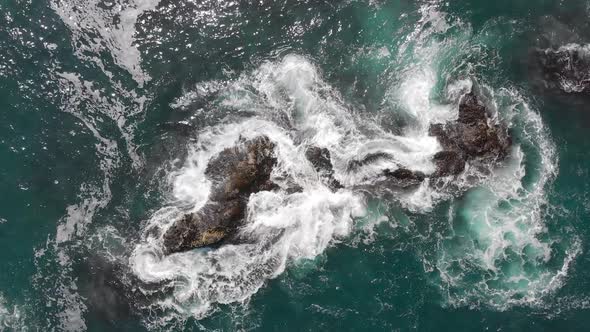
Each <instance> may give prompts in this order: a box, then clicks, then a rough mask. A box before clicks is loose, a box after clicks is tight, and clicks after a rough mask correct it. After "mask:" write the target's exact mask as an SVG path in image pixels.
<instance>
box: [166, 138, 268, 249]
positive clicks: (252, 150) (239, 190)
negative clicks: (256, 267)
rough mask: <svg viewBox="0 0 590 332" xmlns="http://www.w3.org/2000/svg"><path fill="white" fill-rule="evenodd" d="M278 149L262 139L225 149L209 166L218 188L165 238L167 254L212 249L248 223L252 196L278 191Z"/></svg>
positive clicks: (208, 170) (173, 226)
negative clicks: (273, 174) (274, 179)
mask: <svg viewBox="0 0 590 332" xmlns="http://www.w3.org/2000/svg"><path fill="white" fill-rule="evenodd" d="M274 148H275V145H274V143H272V142H271V141H270V140H269V139H268V138H267V137H258V138H255V139H252V140H249V141H246V142H243V143H242V144H240V145H239V146H235V147H232V148H228V149H225V150H224V151H222V152H221V153H220V154H219V155H218V156H217V157H216V158H215V159H213V160H211V161H210V162H209V164H208V165H207V170H206V171H205V173H206V174H207V176H208V177H209V178H210V179H211V180H212V181H213V183H214V185H213V188H212V191H211V194H210V196H209V201H208V202H207V203H206V204H205V206H204V207H203V208H202V209H201V210H200V211H198V212H196V213H191V214H186V215H185V216H184V217H183V218H181V219H180V220H178V221H176V222H175V223H174V224H173V225H172V226H171V227H170V228H169V229H168V231H167V232H166V234H164V246H165V248H166V251H167V253H174V252H180V251H186V250H190V249H194V248H198V247H204V246H210V245H214V244H216V243H219V242H220V241H222V240H224V239H225V238H227V237H229V236H230V235H232V234H233V233H235V231H236V229H237V228H238V227H239V226H240V224H241V222H242V221H243V219H244V216H245V213H246V208H247V205H248V199H249V197H250V195H251V194H253V193H256V192H260V191H267V190H273V189H276V185H275V184H274V183H273V182H272V181H271V180H270V174H271V172H272V170H273V168H274V166H275V165H276V163H277V160H276V158H275V156H274Z"/></svg>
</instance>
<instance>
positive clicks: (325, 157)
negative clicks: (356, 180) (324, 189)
mask: <svg viewBox="0 0 590 332" xmlns="http://www.w3.org/2000/svg"><path fill="white" fill-rule="evenodd" d="M305 157H307V159H308V160H309V161H310V162H311V164H312V165H313V167H314V168H315V170H316V172H318V173H319V175H320V177H322V180H323V181H324V183H326V184H327V185H328V187H330V188H331V189H332V190H336V189H340V188H342V184H340V182H338V180H336V179H335V178H334V167H333V166H332V160H331V156H330V151H329V150H328V149H326V148H319V147H316V146H312V147H310V148H308V149H307V150H306V151H305Z"/></svg>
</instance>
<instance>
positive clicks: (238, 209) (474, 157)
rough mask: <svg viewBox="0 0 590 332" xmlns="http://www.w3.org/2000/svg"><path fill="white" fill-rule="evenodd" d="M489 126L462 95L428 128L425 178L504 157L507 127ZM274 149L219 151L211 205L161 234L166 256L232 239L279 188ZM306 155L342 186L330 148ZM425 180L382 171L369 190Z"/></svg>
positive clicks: (266, 143) (250, 144)
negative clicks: (431, 139)
mask: <svg viewBox="0 0 590 332" xmlns="http://www.w3.org/2000/svg"><path fill="white" fill-rule="evenodd" d="M489 122H490V121H489V118H488V115H487V113H486V109H485V106H484V105H483V104H482V103H481V102H480V101H479V100H478V99H477V97H476V96H475V94H473V93H469V94H467V95H465V96H464V97H463V99H462V100H461V102H460V105H459V117H458V119H457V120H456V121H452V122H449V123H446V124H436V125H433V126H431V128H430V134H431V135H433V136H435V137H437V138H438V140H439V142H440V144H441V145H442V147H443V151H441V152H439V153H437V154H436V155H435V156H434V162H435V164H436V167H437V169H436V172H435V173H434V174H432V175H429V176H430V177H434V178H436V177H442V176H450V175H457V174H459V173H461V172H463V170H464V169H465V164H466V163H467V162H474V163H486V164H488V163H493V162H495V161H497V160H500V159H502V158H504V157H505V156H506V155H507V153H508V149H509V148H510V144H511V141H510V137H509V136H508V133H507V130H506V128H505V127H503V126H501V125H490V124H489ZM274 149H275V144H274V143H273V142H271V141H270V140H269V139H268V138H267V137H265V136H261V137H258V138H255V139H251V140H247V141H244V140H242V141H241V142H240V144H238V145H237V146H235V147H231V148H228V149H225V150H223V151H222V152H221V153H220V154H219V155H218V156H217V157H216V158H214V159H212V160H211V161H210V162H209V164H208V166H207V169H206V171H205V173H206V175H207V177H208V178H209V179H210V180H211V181H212V182H213V187H212V191H211V194H210V196H209V201H208V202H207V203H206V204H205V206H204V207H203V208H202V209H201V210H200V211H198V212H196V213H188V214H186V215H184V216H183V217H182V218H181V219H179V220H177V221H176V222H175V223H174V224H173V225H172V226H171V227H170V228H169V229H168V231H167V232H166V233H165V234H164V246H165V250H166V252H167V253H175V252H180V251H186V250H190V249H194V248H198V247H204V246H211V245H215V244H218V243H220V242H222V241H224V240H226V239H228V238H230V236H232V235H234V234H235V233H236V231H237V229H238V228H239V227H240V225H241V223H242V221H243V220H244V218H245V215H246V209H247V205H248V200H249V198H250V195H251V194H253V193H256V192H259V191H267V190H274V189H276V188H277V186H276V185H275V184H274V183H273V182H272V181H271V179H270V177H271V173H272V171H273V168H274V167H275V166H276V164H277V159H276V158H275V152H274ZM305 155H306V157H307V159H308V160H309V161H310V163H311V164H312V165H313V167H314V168H315V170H316V171H317V172H318V174H319V175H320V177H321V178H322V180H323V182H324V183H325V184H326V185H327V186H329V187H330V188H331V189H332V190H337V189H340V188H342V185H341V183H339V182H338V181H337V180H336V179H335V178H334V168H333V165H332V161H331V156H330V151H329V150H328V149H326V148H319V147H310V148H308V149H307V150H306V152H305ZM384 158H389V159H391V158H393V156H391V155H387V154H381V153H375V154H370V155H368V156H365V157H364V158H363V159H362V160H357V161H353V162H351V164H349V171H354V169H357V168H360V167H363V166H364V165H366V164H370V163H373V162H376V161H378V160H382V159H384ZM351 168H352V169H351ZM426 177H427V176H426V175H425V174H423V173H421V172H416V171H411V170H408V169H405V168H403V167H401V168H398V169H395V170H388V169H386V170H384V171H383V172H382V173H381V174H379V175H378V178H376V179H375V181H374V183H373V184H372V185H371V186H372V187H387V188H394V189H405V188H410V187H414V186H418V185H420V184H421V183H422V182H423V181H424V179H425V178H426ZM359 188H360V187H358V188H357V189H359ZM291 189H292V188H291ZM291 189H289V188H287V190H291ZM292 190H294V191H297V190H301V188H298V189H297V188H295V189H292Z"/></svg>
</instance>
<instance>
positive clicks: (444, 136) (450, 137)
mask: <svg viewBox="0 0 590 332" xmlns="http://www.w3.org/2000/svg"><path fill="white" fill-rule="evenodd" d="M488 122H489V121H488V115H487V112H486V108H485V106H484V105H483V104H482V103H481V102H480V101H479V100H478V99H477V96H476V95H475V94H474V93H473V92H470V93H468V94H466V95H465V96H463V99H461V102H460V104H459V118H458V119H457V121H454V122H449V123H446V124H435V125H432V126H431V127H430V135H432V136H435V137H437V138H438V140H439V142H440V144H441V145H442V147H443V151H441V152H439V153H437V154H436V155H435V156H434V162H435V164H436V167H437V170H436V172H435V174H434V176H448V175H457V174H459V173H461V172H462V171H463V170H464V169H465V163H466V162H467V161H470V160H477V161H480V162H484V163H491V162H495V161H496V160H500V159H503V158H504V157H505V156H506V155H507V154H508V150H509V148H510V145H511V144H512V142H511V139H510V136H509V135H508V131H507V129H506V128H505V127H504V126H502V125H497V124H496V125H490V124H489V123H488Z"/></svg>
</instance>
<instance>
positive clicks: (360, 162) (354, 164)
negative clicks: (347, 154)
mask: <svg viewBox="0 0 590 332" xmlns="http://www.w3.org/2000/svg"><path fill="white" fill-rule="evenodd" d="M384 159H385V160H387V159H392V156H391V155H390V154H389V153H386V152H375V153H369V154H367V155H365V156H364V157H363V158H362V159H355V160H351V161H350V162H349V163H348V171H354V170H356V169H358V168H360V167H363V166H365V165H369V164H372V163H375V162H377V161H380V160H384Z"/></svg>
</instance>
